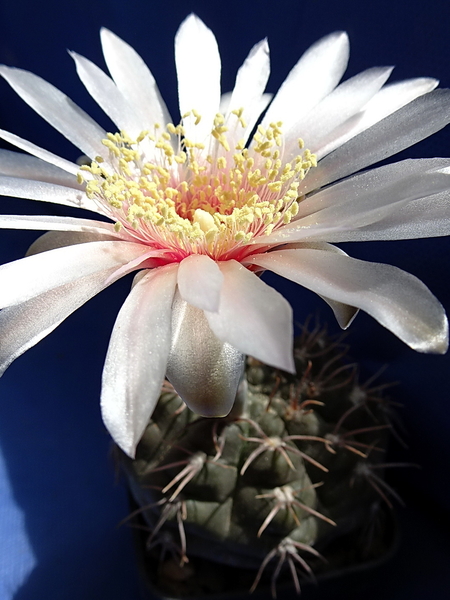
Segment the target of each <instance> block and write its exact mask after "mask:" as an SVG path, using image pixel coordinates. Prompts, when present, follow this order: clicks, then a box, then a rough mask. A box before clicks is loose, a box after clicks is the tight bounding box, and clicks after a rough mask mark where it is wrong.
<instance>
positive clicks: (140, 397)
mask: <svg viewBox="0 0 450 600" xmlns="http://www.w3.org/2000/svg"><path fill="white" fill-rule="evenodd" d="M176 271H177V267H176V265H169V266H167V267H161V268H159V269H153V270H152V271H149V272H147V273H146V274H145V275H144V276H143V277H141V278H140V279H139V281H138V282H137V283H136V285H134V287H133V289H132V290H131V292H130V294H129V296H128V297H127V299H126V300H125V302H124V304H123V306H122V308H121V309H120V312H119V314H118V316H117V320H116V322H115V325H114V329H113V332H112V335H111V340H110V343H109V347H108V353H107V356H106V360H105V367H104V369H103V381H102V396H101V408H102V416H103V421H104V423H105V425H106V427H107V429H108V431H109V432H110V434H111V435H112V437H113V439H114V441H115V442H116V444H118V445H119V446H120V447H121V448H122V450H123V451H124V452H126V453H127V454H128V455H129V456H131V457H132V458H133V457H134V454H135V450H136V446H137V444H138V442H139V440H140V438H141V436H142V434H143V432H144V429H145V427H146V426H147V423H148V420H149V418H150V416H151V414H152V412H153V409H154V408H155V406H156V403H157V401H158V398H159V395H160V392H161V385H162V383H163V381H164V374H165V371H166V364H167V356H168V354H169V349H170V340H171V324H170V322H171V312H172V300H173V295H174V292H175V285H176Z"/></svg>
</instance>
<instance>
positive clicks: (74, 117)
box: [0, 66, 107, 159]
mask: <svg viewBox="0 0 450 600" xmlns="http://www.w3.org/2000/svg"><path fill="white" fill-rule="evenodd" d="M0 75H3V77H4V78H5V79H6V81H7V82H8V83H9V84H10V86H11V87H12V88H13V89H14V90H15V91H16V92H17V93H18V94H19V96H20V97H21V98H22V99H23V100H24V101H25V102H26V103H27V104H28V105H29V106H31V108H33V109H34V110H35V111H36V112H37V113H38V114H39V115H40V116H41V117H43V118H44V119H45V120H46V121H48V123H50V125H52V126H53V127H54V128H55V129H57V130H58V131H59V132H60V133H62V134H63V135H64V136H65V137H66V138H67V139H68V140H70V141H71V142H72V143H73V144H75V146H77V147H78V148H79V149H80V150H81V151H82V152H84V154H87V156H89V157H91V158H92V159H93V158H95V157H96V156H107V153H106V151H105V150H106V149H105V146H104V145H103V144H102V139H103V138H105V137H106V133H105V131H104V130H103V129H102V128H101V127H100V126H99V125H97V123H96V122H95V121H94V120H93V119H91V117H89V116H88V115H87V114H86V113H85V112H84V111H83V110H81V108H79V107H78V106H77V105H76V104H74V103H73V102H72V100H71V99H70V98H68V97H67V96H66V95H65V94H63V93H62V92H60V91H59V90H58V89H57V88H55V87H54V86H53V85H51V84H50V83H48V82H47V81H44V79H41V78H40V77H38V76H37V75H34V74H33V73H29V72H28V71H23V70H21V69H15V68H13V67H5V66H0Z"/></svg>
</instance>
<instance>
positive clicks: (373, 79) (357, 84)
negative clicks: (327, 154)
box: [286, 67, 393, 158]
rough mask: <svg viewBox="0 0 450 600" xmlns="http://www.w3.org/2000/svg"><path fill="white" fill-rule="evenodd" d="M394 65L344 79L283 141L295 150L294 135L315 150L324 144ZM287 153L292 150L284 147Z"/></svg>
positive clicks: (370, 94)
mask: <svg viewBox="0 0 450 600" xmlns="http://www.w3.org/2000/svg"><path fill="white" fill-rule="evenodd" d="M392 69H393V67H383V68H381V67H380V68H373V69H367V71H363V72H362V73H359V74H358V75H355V77H352V78H351V79H348V80H347V81H344V83H341V84H340V85H339V86H338V87H337V88H336V89H335V90H333V91H332V92H331V93H330V94H328V96H327V97H326V98H324V99H323V100H322V102H320V104H318V105H317V106H316V107H315V108H314V109H313V110H312V111H311V112H310V113H309V114H308V115H307V116H306V117H303V118H302V119H300V120H299V122H298V123H296V124H295V126H293V127H292V130H291V131H289V132H287V135H286V145H287V146H288V148H289V147H290V148H292V147H294V151H295V153H296V154H297V153H298V145H297V143H296V142H297V139H298V138H299V137H301V138H302V139H303V141H304V143H305V146H306V148H308V149H309V150H311V152H315V153H317V152H318V151H319V150H320V148H321V147H322V146H323V145H325V143H326V142H327V138H328V137H329V136H330V134H331V132H332V131H333V130H334V129H335V128H336V127H338V126H339V125H341V123H344V121H346V120H347V119H349V118H350V117H351V116H353V115H355V114H356V113H357V112H358V111H360V110H361V108H362V107H363V106H364V105H365V104H367V102H368V101H369V100H370V99H371V98H372V97H373V96H374V95H375V94H376V93H377V92H378V91H379V90H380V88H381V87H382V85H383V84H384V83H385V82H386V81H387V79H388V77H389V75H390V74H391V73H392ZM286 152H287V157H288V158H289V155H290V154H292V150H291V151H289V149H287V150H286Z"/></svg>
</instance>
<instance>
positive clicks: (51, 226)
mask: <svg viewBox="0 0 450 600" xmlns="http://www.w3.org/2000/svg"><path fill="white" fill-rule="evenodd" d="M0 228H1V229H34V230H45V231H51V230H54V231H80V232H89V233H96V234H99V235H103V236H108V237H110V238H118V239H122V237H121V236H120V235H119V234H118V233H116V231H115V229H114V226H113V225H111V224H109V223H104V222H103V221H92V220H91V219H75V218H73V217H54V216H40V215H0Z"/></svg>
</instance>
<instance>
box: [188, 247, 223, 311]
mask: <svg viewBox="0 0 450 600" xmlns="http://www.w3.org/2000/svg"><path fill="white" fill-rule="evenodd" d="M177 283H178V289H179V291H180V295H181V297H182V298H183V300H186V302H189V304H192V305H193V306H196V307H197V308H201V309H202V310H210V311H217V310H218V308H219V301H220V290H221V288H222V283H223V275H222V273H221V271H220V269H219V267H218V266H217V263H216V262H215V261H214V260H212V259H211V258H209V256H207V255H206V254H192V255H191V256H188V257H187V258H185V259H184V260H182V261H181V263H180V267H179V269H178V281H177Z"/></svg>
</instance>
